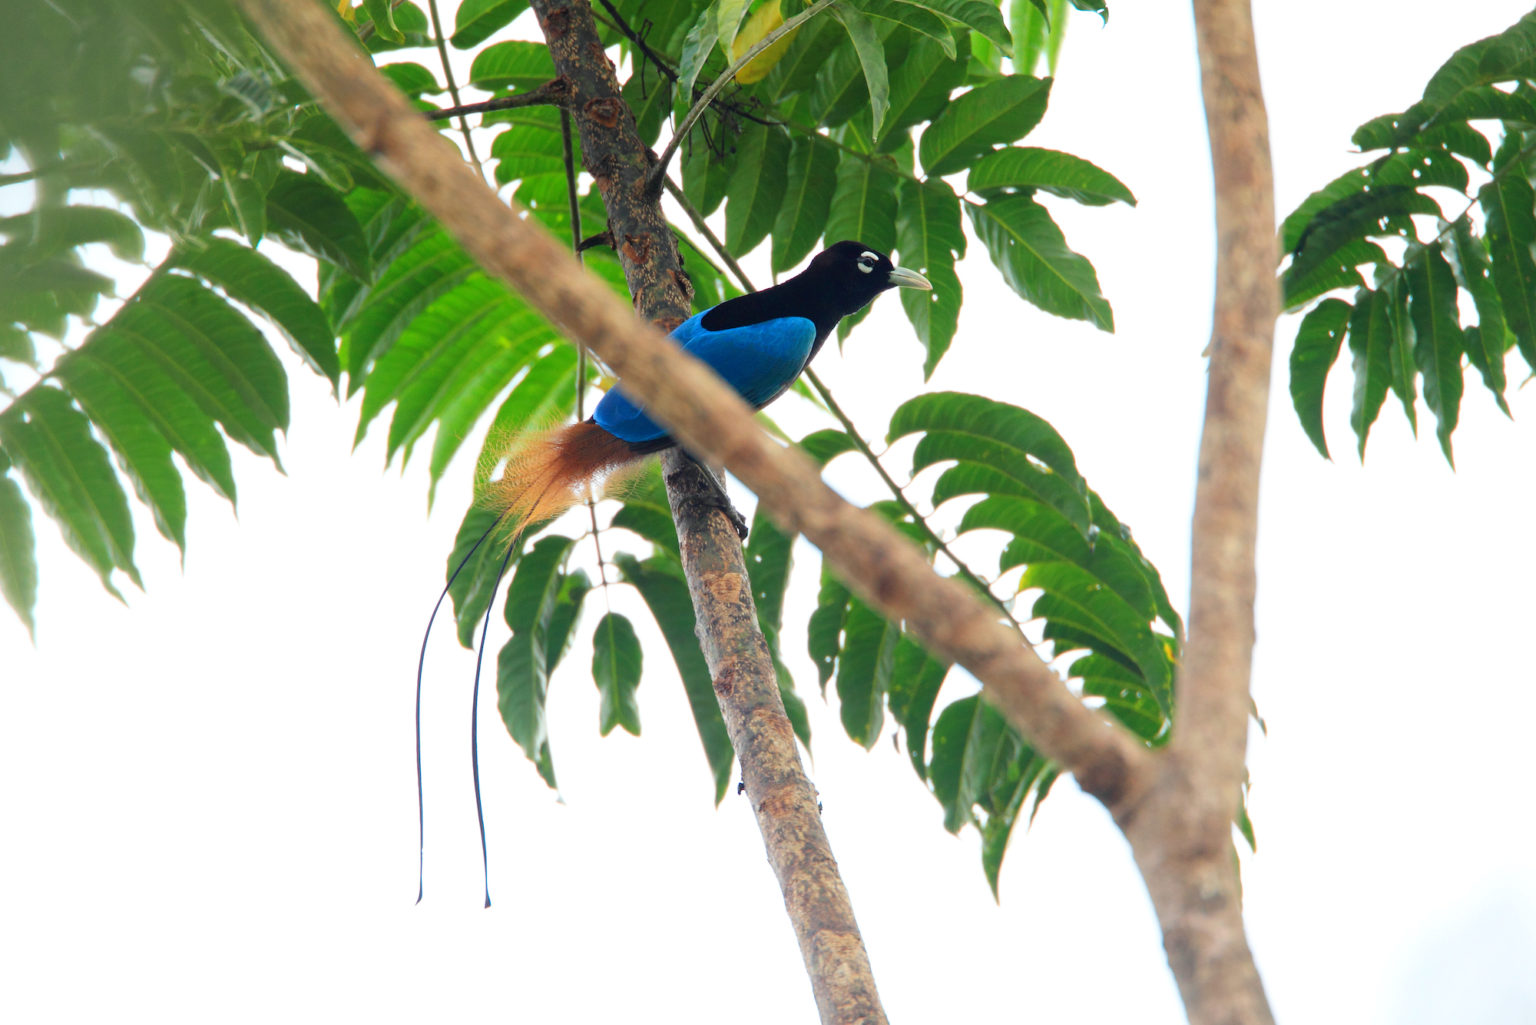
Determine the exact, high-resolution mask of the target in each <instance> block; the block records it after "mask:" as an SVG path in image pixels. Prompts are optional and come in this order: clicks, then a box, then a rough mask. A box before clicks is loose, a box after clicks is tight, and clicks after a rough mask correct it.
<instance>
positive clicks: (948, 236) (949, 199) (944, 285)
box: [896, 180, 965, 380]
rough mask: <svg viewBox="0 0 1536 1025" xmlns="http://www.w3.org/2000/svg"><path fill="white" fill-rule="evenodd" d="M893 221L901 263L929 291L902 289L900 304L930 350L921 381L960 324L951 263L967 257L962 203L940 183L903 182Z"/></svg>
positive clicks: (956, 280) (930, 373)
mask: <svg viewBox="0 0 1536 1025" xmlns="http://www.w3.org/2000/svg"><path fill="white" fill-rule="evenodd" d="M899 201H900V211H899V213H898V215H897V218H896V249H897V252H899V253H900V254H901V265H902V266H903V267H906V268H908V269H910V270H915V271H918V272H919V273H921V274H922V275H923V276H925V277H926V278H927V279H928V281H929V282H930V283H931V284H932V285H933V290H932V291H928V292H924V291H920V290H918V289H912V288H904V289H901V305H902V308H903V309H905V310H906V311H907V317H908V319H910V320H911V321H912V326H913V328H914V329H916V331H917V337H918V340H919V341H921V342H922V343H923V347H924V348H925V349H927V350H928V353H927V357H926V358H925V359H924V360H923V379H924V380H927V379H928V378H930V377H932V376H933V371H934V368H935V367H937V366H938V364H939V360H940V359H942V358H943V356H944V354H945V353H946V352H948V351H949V344H950V342H951V341H953V340H954V337H955V332H956V330H958V329H959V325H960V302H961V290H960V276H959V275H958V274H956V273H955V260H956V259H957V258H959V257H961V256H964V255H965V232H964V231H963V230H961V227H960V199H959V197H958V196H956V195H955V193H954V190H953V189H951V188H950V187H949V186H948V185H947V184H946V183H944V182H942V181H928V182H923V183H918V182H914V181H909V180H903V181H902V183H901V192H900V196H899Z"/></svg>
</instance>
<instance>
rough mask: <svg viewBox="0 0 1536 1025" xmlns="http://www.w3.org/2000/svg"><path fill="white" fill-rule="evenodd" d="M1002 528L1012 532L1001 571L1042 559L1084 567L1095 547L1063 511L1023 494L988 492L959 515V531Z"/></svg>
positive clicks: (1000, 558)
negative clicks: (1025, 496) (994, 493)
mask: <svg viewBox="0 0 1536 1025" xmlns="http://www.w3.org/2000/svg"><path fill="white" fill-rule="evenodd" d="M972 530H1003V531H1007V532H1008V534H1010V535H1011V537H1010V540H1009V542H1008V544H1007V546H1006V547H1005V548H1004V549H1003V553H1002V555H1001V556H1000V557H999V559H998V572H1000V573H1002V572H1007V571H1008V570H1010V569H1012V568H1013V567H1014V566H1021V565H1025V564H1030V565H1033V564H1036V563H1041V562H1070V563H1074V564H1076V565H1079V566H1082V567H1084V568H1085V569H1086V568H1088V567H1089V566H1091V565H1092V560H1093V554H1094V549H1093V546H1091V545H1090V544H1089V541H1088V538H1087V537H1086V536H1084V533H1083V531H1081V530H1079V529H1078V528H1077V526H1076V525H1075V524H1074V523H1073V522H1072V521H1071V520H1069V519H1067V517H1065V516H1063V515H1062V514H1061V513H1060V512H1058V511H1056V510H1055V509H1053V508H1051V507H1050V506H1048V505H1046V504H1044V503H1043V502H1037V501H1035V500H1034V499H1032V498H1024V497H1023V496H1020V495H1006V494H1004V495H988V496H987V497H986V498H983V499H982V500H981V501H980V502H977V503H976V504H975V505H973V506H971V507H970V508H969V509H967V510H966V511H965V515H964V516H962V517H961V518H960V526H959V527H958V528H957V530H956V533H960V534H964V533H967V532H969V531H972Z"/></svg>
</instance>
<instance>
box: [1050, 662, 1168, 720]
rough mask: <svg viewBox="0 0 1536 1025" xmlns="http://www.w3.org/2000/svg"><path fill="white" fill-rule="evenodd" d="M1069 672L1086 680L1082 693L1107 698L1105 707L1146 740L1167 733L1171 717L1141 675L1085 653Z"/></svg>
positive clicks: (1119, 664) (1118, 664) (1116, 663)
mask: <svg viewBox="0 0 1536 1025" xmlns="http://www.w3.org/2000/svg"><path fill="white" fill-rule="evenodd" d="M1068 674H1069V675H1071V676H1074V677H1076V678H1078V679H1080V680H1082V681H1083V696H1084V697H1095V698H1103V699H1104V707H1105V709H1107V710H1108V711H1109V713H1110V714H1111V715H1113V716H1114V717H1115V718H1116V719H1119V720H1120V722H1121V723H1123V724H1124V725H1125V726H1126V728H1127V729H1129V730H1130V731H1131V732H1132V733H1135V734H1136V735H1137V736H1138V737H1140V738H1141V739H1143V740H1146V741H1159V740H1163V739H1166V737H1167V736H1168V726H1169V723H1170V720H1169V719H1168V717H1167V716H1166V715H1164V714H1163V710H1162V709H1161V708H1159V707H1158V705H1157V701H1156V699H1154V698H1153V697H1152V694H1151V692H1150V691H1148V690H1147V687H1146V682H1145V681H1144V680H1143V679H1142V678H1141V674H1140V673H1138V672H1136V671H1135V670H1133V669H1129V668H1127V667H1126V666H1124V665H1122V664H1121V663H1119V662H1117V661H1115V660H1114V659H1112V658H1108V657H1106V656H1104V655H1084V656H1082V657H1081V658H1079V659H1076V660H1075V661H1073V663H1072V665H1071V668H1070V669H1068Z"/></svg>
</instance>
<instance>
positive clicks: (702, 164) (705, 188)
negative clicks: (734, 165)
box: [682, 117, 734, 217]
mask: <svg viewBox="0 0 1536 1025" xmlns="http://www.w3.org/2000/svg"><path fill="white" fill-rule="evenodd" d="M706 120H708V118H707V117H706V118H703V119H701V121H700V123H701V124H702V123H703V121H706ZM682 150H683V195H684V196H686V197H688V202H690V203H692V204H693V205H694V206H695V207H696V208H697V209H698V211H699V213H700V214H702V215H703V216H705V217H708V216H709V215H710V214H712V213H714V212H715V210H716V208H718V207H719V206H720V201H721V200H723V199H724V198H725V191H726V187H727V186H728V185H729V184H730V181H731V175H730V170H729V169H730V160H733V159H734V157H730V158H729V159H728V155H727V154H723V153H716V152H715V150H714V149H713V148H712V145H711V143H710V142H709V141H708V139H707V138H706V135H705V133H704V132H701V131H698V130H695V131H694V132H692V133H691V134H690V135H689V136H688V138H687V139H686V140H685V141H684V142H683V146H682Z"/></svg>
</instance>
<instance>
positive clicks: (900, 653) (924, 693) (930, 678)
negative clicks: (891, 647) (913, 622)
mask: <svg viewBox="0 0 1536 1025" xmlns="http://www.w3.org/2000/svg"><path fill="white" fill-rule="evenodd" d="M947 675H949V665H948V664H947V663H944V662H940V661H939V660H938V659H936V658H934V657H933V656H932V655H930V654H928V652H927V651H926V650H925V649H924V648H923V646H922V645H921V644H918V643H917V642H916V641H914V640H913V639H912V638H911V637H910V636H908V635H906V634H903V635H902V637H901V640H899V641H897V642H896V653H895V657H894V660H893V664H892V668H891V690H890V695H889V701H890V706H891V716H892V717H893V718H895V720H896V721H897V722H898V723H900V724H901V728H902V730H904V731H905V732H906V735H907V756H908V757H909V758H910V759H911V761H912V768H913V769H914V770H915V771H916V772H917V777H918V779H923V780H926V779H927V778H928V724H929V722H930V721H931V720H932V718H933V704H934V702H935V701H936V700H937V699H938V696H939V688H940V687H942V686H943V685H944V678H945V677H946V676H947Z"/></svg>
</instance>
